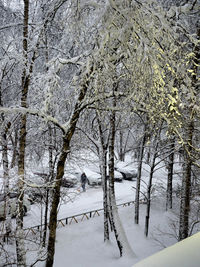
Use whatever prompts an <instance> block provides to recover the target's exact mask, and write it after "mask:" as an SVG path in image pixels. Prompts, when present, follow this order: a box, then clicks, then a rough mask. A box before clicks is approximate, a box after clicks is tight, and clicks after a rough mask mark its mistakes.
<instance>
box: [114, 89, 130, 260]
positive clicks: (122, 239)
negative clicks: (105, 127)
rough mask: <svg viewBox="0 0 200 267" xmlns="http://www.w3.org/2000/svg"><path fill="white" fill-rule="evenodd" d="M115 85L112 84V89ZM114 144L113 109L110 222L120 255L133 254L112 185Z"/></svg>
mask: <svg viewBox="0 0 200 267" xmlns="http://www.w3.org/2000/svg"><path fill="white" fill-rule="evenodd" d="M115 88H117V85H114V89H113V90H115ZM114 92H115V91H114ZM113 98H114V100H113V107H115V106H116V100H115V97H114V96H113ZM114 146H115V111H111V115H110V140H109V200H110V203H109V204H110V223H111V227H112V228H113V230H114V234H115V238H116V242H117V245H118V248H119V253H120V257H122V256H124V255H129V256H130V255H131V256H133V255H134V253H133V251H132V249H131V246H130V244H129V242H128V239H127V237H126V234H125V231H124V229H123V226H122V223H121V220H120V217H119V214H118V208H117V204H116V199H115V185H114V179H115V178H114V156H115V155H114Z"/></svg>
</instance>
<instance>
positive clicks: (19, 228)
mask: <svg viewBox="0 0 200 267" xmlns="http://www.w3.org/2000/svg"><path fill="white" fill-rule="evenodd" d="M28 20H29V0H24V22H23V54H24V60H25V66H24V69H23V74H22V95H21V106H22V107H23V108H26V107H27V94H28V89H29V82H30V76H29V75H30V74H28V75H27V67H28V54H27V53H28ZM25 147H26V115H21V125H20V132H19V159H18V176H19V178H18V203H17V216H16V253H17V266H24V267H25V266H26V252H25V244H24V233H23V214H24V210H23V198H24V178H25V177H24V163H25Z"/></svg>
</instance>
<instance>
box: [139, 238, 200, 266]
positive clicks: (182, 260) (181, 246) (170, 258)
mask: <svg viewBox="0 0 200 267" xmlns="http://www.w3.org/2000/svg"><path fill="white" fill-rule="evenodd" d="M199 243H200V233H197V234H195V235H193V236H191V237H189V238H187V239H184V240H183V241H181V242H179V243H177V244H175V245H173V246H170V247H168V248H166V249H164V250H162V251H160V252H158V253H156V254H155V255H152V256H150V257H148V258H147V259H144V260H142V261H141V262H139V263H137V264H135V265H134V267H169V266H176V267H199V266H200V253H199Z"/></svg>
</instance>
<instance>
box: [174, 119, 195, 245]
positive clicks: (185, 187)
mask: <svg viewBox="0 0 200 267" xmlns="http://www.w3.org/2000/svg"><path fill="white" fill-rule="evenodd" d="M193 131H194V124H193V121H190V123H189V125H188V129H187V130H186V145H185V151H184V164H183V179H182V188H181V205H180V217H179V237H178V239H179V241H180V240H183V239H185V238H187V237H188V231H189V212H190V188H191V170H192V158H191V153H192V139H193Z"/></svg>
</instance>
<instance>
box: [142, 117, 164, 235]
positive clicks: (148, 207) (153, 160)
mask: <svg viewBox="0 0 200 267" xmlns="http://www.w3.org/2000/svg"><path fill="white" fill-rule="evenodd" d="M161 127H162V122H161V125H160V128H159V129H158V132H157V133H156V135H155V139H154V147H153V155H152V162H151V169H150V174H149V183H148V187H147V208H146V218H145V228H144V234H145V236H146V237H147V236H148V232H149V219H150V209H151V188H152V180H153V174H154V170H155V166H156V158H157V155H158V145H159V142H160V133H161Z"/></svg>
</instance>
